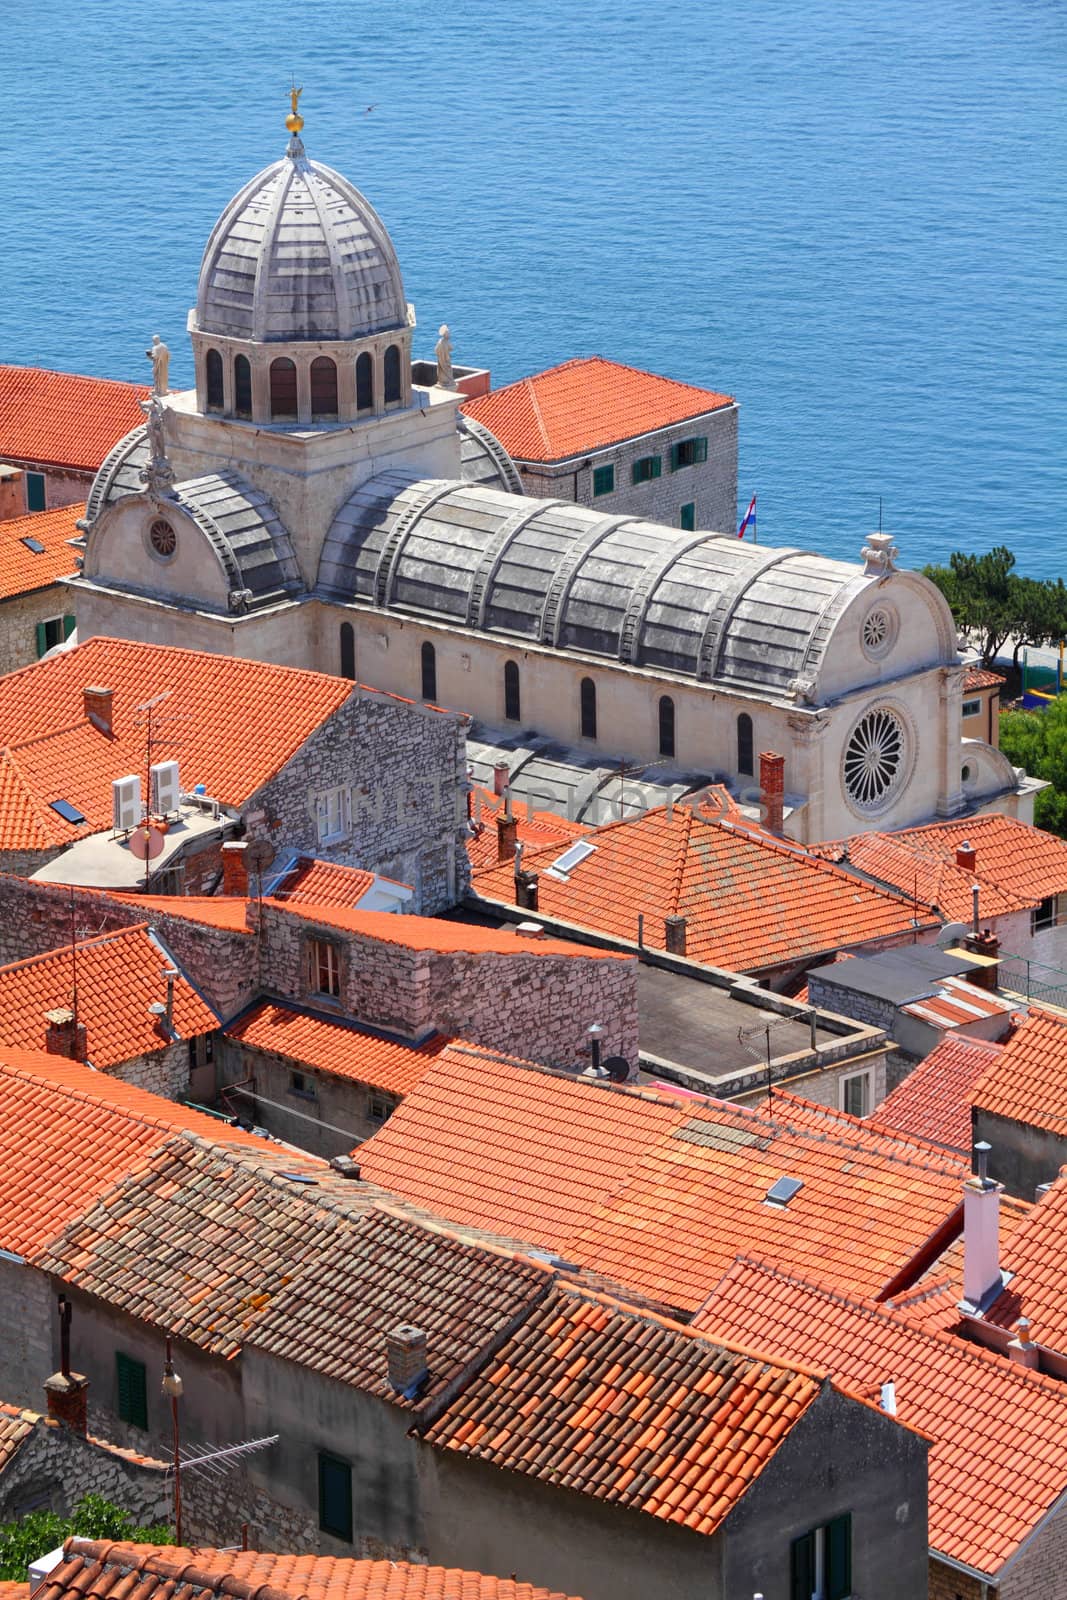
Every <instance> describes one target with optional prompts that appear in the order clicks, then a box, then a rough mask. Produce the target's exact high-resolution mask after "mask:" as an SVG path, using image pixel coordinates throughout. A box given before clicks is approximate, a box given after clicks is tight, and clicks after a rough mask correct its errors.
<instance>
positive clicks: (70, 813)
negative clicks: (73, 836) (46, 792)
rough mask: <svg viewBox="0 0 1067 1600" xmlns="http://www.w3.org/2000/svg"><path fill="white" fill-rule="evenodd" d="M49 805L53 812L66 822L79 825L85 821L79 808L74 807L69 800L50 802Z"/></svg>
mask: <svg viewBox="0 0 1067 1600" xmlns="http://www.w3.org/2000/svg"><path fill="white" fill-rule="evenodd" d="M48 804H49V806H50V807H51V809H52V810H53V811H55V812H57V813H58V814H59V815H60V816H61V817H62V818H63V821H64V822H74V823H78V822H84V821H85V818H84V817H83V816H82V814H81V812H80V811H79V810H78V808H77V806H72V805H71V803H70V801H69V800H49V802H48Z"/></svg>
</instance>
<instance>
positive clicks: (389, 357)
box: [385, 344, 401, 406]
mask: <svg viewBox="0 0 1067 1600" xmlns="http://www.w3.org/2000/svg"><path fill="white" fill-rule="evenodd" d="M400 398H401V393H400V348H399V346H398V345H395V344H391V345H390V346H389V348H388V350H387V351H386V352H385V403H386V405H387V406H388V405H391V404H392V403H393V401H394V400H399V399H400Z"/></svg>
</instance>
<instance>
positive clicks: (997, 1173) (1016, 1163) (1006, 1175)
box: [971, 1106, 1067, 1201]
mask: <svg viewBox="0 0 1067 1600" xmlns="http://www.w3.org/2000/svg"><path fill="white" fill-rule="evenodd" d="M971 1118H972V1124H973V1130H974V1132H973V1138H974V1140H975V1141H976V1142H977V1141H978V1140H979V1139H984V1140H985V1141H986V1142H987V1144H990V1145H992V1149H991V1151H990V1153H989V1171H990V1174H991V1176H992V1177H994V1178H995V1179H996V1180H997V1182H998V1183H1002V1184H1003V1185H1004V1187H1005V1188H1006V1189H1007V1191H1008V1193H1009V1194H1014V1195H1018V1196H1019V1198H1020V1199H1021V1200H1028V1201H1029V1200H1033V1199H1034V1198H1035V1193H1036V1190H1037V1186H1038V1184H1041V1183H1053V1182H1054V1181H1055V1180H1056V1178H1057V1177H1058V1176H1059V1172H1060V1168H1061V1167H1062V1166H1063V1164H1064V1162H1065V1161H1067V1139H1064V1138H1063V1137H1062V1136H1061V1135H1060V1134H1057V1133H1053V1132H1052V1130H1051V1129H1049V1128H1035V1127H1033V1126H1032V1125H1031V1124H1030V1123H1027V1122H1016V1121H1015V1120H1014V1119H1013V1118H1011V1117H999V1116H994V1115H993V1114H992V1113H991V1112H989V1111H985V1110H983V1109H982V1107H981V1106H973V1107H972V1110H971Z"/></svg>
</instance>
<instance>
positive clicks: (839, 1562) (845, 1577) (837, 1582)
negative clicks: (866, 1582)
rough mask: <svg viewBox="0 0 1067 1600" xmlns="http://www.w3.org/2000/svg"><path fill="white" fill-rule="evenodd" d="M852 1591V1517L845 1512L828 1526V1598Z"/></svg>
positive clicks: (841, 1597)
mask: <svg viewBox="0 0 1067 1600" xmlns="http://www.w3.org/2000/svg"><path fill="white" fill-rule="evenodd" d="M851 1593H852V1518H851V1516H850V1515H849V1514H848V1512H846V1513H845V1515H844V1516H843V1517H835V1518H834V1520H833V1522H830V1523H828V1524H827V1526H826V1600H846V1597H847V1596H848V1595H850V1594H851Z"/></svg>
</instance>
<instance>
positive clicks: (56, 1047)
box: [44, 1006, 89, 1061]
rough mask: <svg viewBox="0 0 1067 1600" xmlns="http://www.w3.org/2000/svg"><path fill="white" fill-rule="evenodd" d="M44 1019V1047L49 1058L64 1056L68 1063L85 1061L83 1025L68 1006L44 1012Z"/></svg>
mask: <svg viewBox="0 0 1067 1600" xmlns="http://www.w3.org/2000/svg"><path fill="white" fill-rule="evenodd" d="M44 1019H45V1021H46V1022H47V1024H48V1028H47V1031H46V1033H45V1036H44V1047H45V1049H46V1050H47V1051H48V1054H49V1055H50V1056H66V1058H67V1060H68V1061H85V1060H86V1059H87V1058H88V1054H89V1051H88V1048H87V1045H86V1038H85V1023H84V1022H78V1021H77V1020H76V1018H75V1016H74V1013H73V1011H71V1009H70V1007H69V1006H58V1007H57V1008H56V1010H55V1011H46V1012H45V1014H44Z"/></svg>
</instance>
